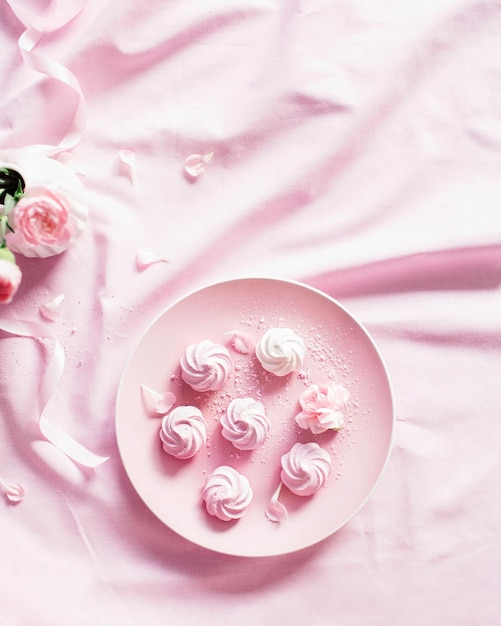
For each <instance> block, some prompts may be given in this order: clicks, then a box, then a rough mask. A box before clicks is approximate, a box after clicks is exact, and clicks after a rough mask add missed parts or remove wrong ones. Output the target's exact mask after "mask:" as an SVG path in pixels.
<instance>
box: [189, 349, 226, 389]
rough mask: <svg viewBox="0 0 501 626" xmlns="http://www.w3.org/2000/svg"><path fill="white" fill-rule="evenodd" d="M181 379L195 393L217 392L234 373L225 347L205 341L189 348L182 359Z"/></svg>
mask: <svg viewBox="0 0 501 626" xmlns="http://www.w3.org/2000/svg"><path fill="white" fill-rule="evenodd" d="M180 363H181V377H182V379H183V380H184V382H185V383H187V384H188V385H190V387H191V388H192V389H194V390H195V391H217V390H219V389H221V388H222V387H223V386H224V384H225V383H226V381H227V379H228V377H229V376H230V374H231V372H232V371H233V363H232V361H231V357H230V353H229V352H228V349H227V348H225V346H222V345H219V344H216V343H213V342H212V341H210V340H209V339H204V340H203V341H201V342H200V343H196V344H192V345H190V346H188V348H187V349H186V352H185V354H184V355H183V356H182V357H181V361H180Z"/></svg>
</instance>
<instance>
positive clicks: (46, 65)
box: [7, 0, 88, 156]
mask: <svg viewBox="0 0 501 626" xmlns="http://www.w3.org/2000/svg"><path fill="white" fill-rule="evenodd" d="M7 3H8V4H9V6H10V7H11V9H12V11H13V12H14V13H15V15H16V17H18V19H19V20H20V21H21V22H22V23H23V24H24V25H25V26H26V27H27V28H26V30H25V31H24V32H23V34H22V35H21V37H20V38H19V40H18V45H19V48H20V50H21V54H22V56H23V60H24V62H25V64H26V65H27V66H28V67H30V68H31V69H33V70H35V71H37V72H40V73H41V74H45V75H47V76H49V77H51V78H54V79H55V80H58V81H59V82H61V83H64V84H65V85H68V87H71V89H73V90H74V91H75V92H76V94H77V96H78V102H77V106H76V110H75V113H74V115H73V120H72V122H71V124H70V128H69V130H68V132H67V133H66V135H65V136H64V137H63V138H62V140H61V141H60V142H59V144H58V145H57V146H50V145H42V144H34V145H30V149H31V150H33V151H34V152H38V153H41V154H45V155H47V156H49V155H55V154H58V153H60V152H64V151H66V150H70V149H71V148H74V147H75V146H76V145H77V143H78V142H79V141H80V139H81V138H82V135H83V133H84V131H85V127H86V125H87V117H88V114H87V103H86V101H85V98H84V95H83V93H82V90H81V88H80V84H79V82H78V80H77V79H76V77H75V75H74V74H73V73H72V72H70V70H69V69H68V68H66V67H65V66H64V65H62V64H61V63H59V62H58V61H55V60H54V59H49V58H47V57H44V56H42V55H41V54H38V53H36V52H34V49H35V48H36V46H37V45H38V44H39V43H40V41H41V40H42V38H43V37H44V35H45V34H46V33H49V32H54V31H55V30H58V29H59V28H61V27H63V26H65V25H66V24H68V23H69V22H71V21H72V20H74V19H75V18H76V17H77V16H78V15H79V14H80V13H81V12H82V11H83V9H84V7H85V1H83V0H79V1H77V2H73V4H72V6H71V7H70V8H68V3H65V4H64V6H63V7H61V6H60V4H59V3H58V2H57V0H53V2H51V4H50V6H49V8H48V10H47V12H46V13H45V14H43V15H39V14H37V13H36V12H31V11H29V10H27V9H26V8H25V7H24V6H23V3H22V2H15V1H13V0H7Z"/></svg>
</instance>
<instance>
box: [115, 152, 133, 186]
mask: <svg viewBox="0 0 501 626" xmlns="http://www.w3.org/2000/svg"><path fill="white" fill-rule="evenodd" d="M118 158H119V159H120V161H121V163H122V164H123V165H124V166H125V168H126V170H127V173H128V175H129V178H130V184H131V185H132V186H133V185H134V182H135V180H136V155H135V154H134V152H133V151H132V150H128V149H126V148H124V149H123V150H119V151H118Z"/></svg>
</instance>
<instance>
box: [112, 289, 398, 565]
mask: <svg viewBox="0 0 501 626" xmlns="http://www.w3.org/2000/svg"><path fill="white" fill-rule="evenodd" d="M275 326H284V327H289V328H292V329H294V330H295V331H296V332H297V333H298V334H299V335H301V336H302V337H303V339H304V341H305V343H306V346H307V356H306V358H305V361H304V364H303V368H302V370H301V372H299V373H293V374H290V375H288V376H286V377H284V378H279V377H275V376H273V375H271V374H268V373H266V372H264V370H262V368H261V366H260V364H259V362H258V361H257V360H256V358H255V355H254V354H253V352H252V353H249V354H244V353H241V352H239V351H237V350H235V349H234V347H233V346H232V339H233V337H234V335H233V333H234V332H237V333H238V335H237V336H243V337H245V339H246V341H248V340H251V341H252V342H256V341H257V340H258V339H259V338H260V337H261V336H262V335H263V334H264V332H265V331H266V330H267V329H268V328H272V327H275ZM202 339H211V340H212V341H213V342H215V343H222V344H224V345H226V346H228V349H229V350H230V353H231V356H232V359H233V363H234V368H235V369H234V373H233V375H232V376H231V378H230V380H229V381H228V382H227V384H226V386H225V387H224V388H223V389H222V390H221V391H218V392H210V393H195V392H194V391H192V390H191V388H189V387H188V386H187V385H186V384H185V383H183V382H182V380H181V378H180V370H179V358H180V356H181V354H183V352H184V351H185V349H186V346H187V345H189V344H192V343H198V342H199V341H201V340H202ZM328 379H335V380H336V381H338V382H340V383H342V384H343V385H344V386H345V387H347V388H348V390H349V391H350V394H351V397H350V400H349V402H348V405H347V408H346V411H345V419H346V425H345V427H344V429H343V430H341V431H339V432H337V433H334V432H329V433H324V434H322V435H316V436H314V435H312V434H311V433H310V432H309V431H304V430H301V429H299V428H298V427H297V426H296V424H295V422H294V417H295V415H296V414H297V413H298V411H299V410H300V409H299V406H298V398H299V395H300V394H301V392H302V391H304V389H305V388H306V386H307V385H308V384H309V383H323V382H326V381H327V380H328ZM141 385H146V386H147V387H149V388H150V389H153V390H155V391H157V392H163V391H171V392H172V393H174V394H175V396H176V404H194V405H196V406H198V407H199V408H200V409H201V410H202V412H203V413H204V415H205V417H206V419H207V421H208V423H209V431H208V445H207V447H204V448H203V449H202V450H201V451H200V452H199V453H198V454H197V455H196V456H195V457H193V458H192V459H191V460H188V461H181V460H177V459H175V458H173V457H170V456H169V455H167V454H166V453H165V452H164V451H163V450H162V446H161V443H160V440H159V436H158V433H159V429H160V422H161V417H160V416H158V415H156V416H155V415H154V414H153V413H152V411H151V407H150V406H149V405H148V403H147V402H146V403H145V401H144V397H143V394H142V391H141ZM239 396H252V397H256V398H258V399H260V400H261V402H262V403H263V404H264V405H265V407H266V409H267V413H268V416H269V418H270V421H271V423H272V428H271V432H270V434H269V436H268V438H267V439H266V441H265V443H264V444H263V446H262V447H261V448H260V449H258V450H255V451H252V452H241V451H238V450H237V449H235V448H234V447H233V446H232V444H230V443H229V442H228V441H226V440H225V439H223V437H222V436H221V432H220V429H221V427H220V424H219V416H220V415H221V413H222V412H223V411H224V410H225V408H226V406H227V405H228V403H229V402H230V400H231V399H233V398H235V397H239ZM393 425H394V416H393V403H392V394H391V388H390V383H389V380H388V376H387V373H386V370H385V367H384V365H383V362H382V360H381V357H380V355H379V353H378V351H377V349H376V347H375V346H374V343H373V342H372V340H371V338H370V337H369V335H368V334H367V332H366V331H365V330H364V329H363V328H362V327H361V326H360V324H359V323H358V322H356V321H355V320H354V319H353V317H351V315H350V314H349V313H347V311H346V310H345V309H344V308H343V307H341V306H340V305H339V304H338V303H337V302H336V301H335V300H333V299H332V298H330V297H328V296H327V295H325V294H323V293H321V292H319V291H317V290H315V289H313V288H311V287H308V286H306V285H302V284H299V283H295V282H289V281H283V280H274V279H267V278H256V279H239V280H231V281H228V282H222V283H218V284H215V285H211V286H209V287H206V288H204V289H201V290H199V291H196V292H194V293H192V294H190V295H188V296H186V297H185V298H183V299H182V300H179V301H178V302H176V303H174V304H173V305H172V306H170V307H169V308H168V309H167V310H166V311H164V312H163V313H162V314H161V315H160V316H159V317H158V318H157V319H156V320H155V321H154V322H153V324H152V325H151V326H150V327H149V328H148V330H147V331H146V333H145V334H144V336H143V338H142V339H141V341H140V343H139V345H138V346H137V348H136V350H135V351H134V353H133V354H132V357H131V358H130V361H129V362H128V364H127V366H126V368H125V371H124V374H123V377H122V380H121V384H120V388H119V392H118V398H117V414H116V429H117V439H118V445H119V449H120V453H121V456H122V460H123V463H124V466H125V468H126V471H127V473H128V475H129V478H130V480H131V482H132V484H133V485H134V487H135V489H136V490H137V492H138V494H139V496H140V497H141V498H142V500H143V501H144V503H145V504H146V505H147V506H148V507H149V508H150V509H151V511H153V513H154V514H155V515H157V516H158V517H159V518H160V519H161V520H162V521H163V522H164V523H165V524H166V525H167V526H169V527H170V528H171V529H172V530H174V531H175V532H177V533H179V534H180V535H182V536H183V537H185V538H186V539H189V540H190V541H192V542H194V543H196V544H199V545H201V546H204V547H206V548H209V549H212V550H215V551H218V552H222V553H226V554H232V555H240V556H266V555H276V554H284V553H287V552H291V551H294V550H299V549H302V548H305V547H307V546H309V545H312V544H314V543H316V542H318V541H320V540H322V539H324V538H325V537H327V536H328V535H330V534H332V533H333V532H335V531H336V530H337V529H339V528H340V527H341V526H342V525H343V524H345V523H346V522H347V521H348V520H349V519H350V518H351V517H352V516H353V515H354V514H355V513H356V512H357V511H358V510H359V509H360V507H361V506H362V505H363V504H364V502H365V501H366V500H367V498H368V497H369V495H370V494H371V492H372V491H373V489H374V487H375V485H376V483H377V481H378V479H379V477H380V475H381V473H382V471H383V468H384V466H385V463H386V460H387V458H388V455H389V452H390V448H391V442H392V436H393ZM296 441H316V442H317V443H319V445H321V446H322V447H323V448H325V449H326V450H328V451H329V453H330V454H331V458H332V463H333V470H332V473H331V475H330V477H329V479H328V481H327V484H326V486H325V487H324V488H323V489H321V490H320V491H319V492H317V493H316V494H315V495H313V496H311V497H307V498H304V497H299V496H294V495H293V494H291V493H290V492H288V490H287V489H286V488H283V489H282V494H281V496H280V500H281V501H282V502H283V503H284V504H285V505H286V507H287V509H288V511H289V516H288V518H287V519H286V520H284V521H282V522H281V523H278V524H277V523H274V522H271V521H269V519H268V518H267V517H266V515H265V510H266V507H267V504H268V503H269V501H270V499H271V497H272V495H273V493H274V491H275V489H276V488H277V486H278V484H279V482H280V457H281V455H282V454H283V453H285V452H286V451H287V450H288V449H289V448H290V447H291V446H292V445H293V444H294V443H295V442H296ZM223 464H224V465H231V466H233V467H235V468H236V469H238V470H239V471H240V472H241V473H243V474H245V475H246V476H247V477H248V479H249V480H250V482H251V485H252V488H253V490H254V499H253V501H252V503H251V505H250V506H249V508H248V509H247V511H246V513H245V516H244V517H243V518H242V519H240V520H238V521H236V522H222V521H219V520H218V519H216V518H213V517H211V516H209V515H208V514H207V512H206V510H205V506H204V504H203V502H202V501H201V498H200V491H201V489H202V487H203V485H204V483H205V479H206V477H207V475H208V474H210V473H211V472H212V470H213V469H215V468H216V467H217V466H219V465H223Z"/></svg>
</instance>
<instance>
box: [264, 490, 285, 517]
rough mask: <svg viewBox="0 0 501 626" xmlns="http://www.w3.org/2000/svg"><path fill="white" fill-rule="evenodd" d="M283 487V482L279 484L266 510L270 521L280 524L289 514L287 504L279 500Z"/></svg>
mask: <svg viewBox="0 0 501 626" xmlns="http://www.w3.org/2000/svg"><path fill="white" fill-rule="evenodd" d="M281 489H282V483H280V484H279V485H278V487H277V489H276V491H275V493H274V494H273V495H272V497H271V500H270V501H269V503H268V506H267V507H266V511H265V514H266V517H267V518H268V519H269V520H270V522H274V523H277V524H280V522H283V521H284V520H286V519H287V517H288V516H289V514H288V512H287V509H286V508H285V506H284V505H283V504H282V503H281V502H279V500H278V497H279V495H280V491H281Z"/></svg>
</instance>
